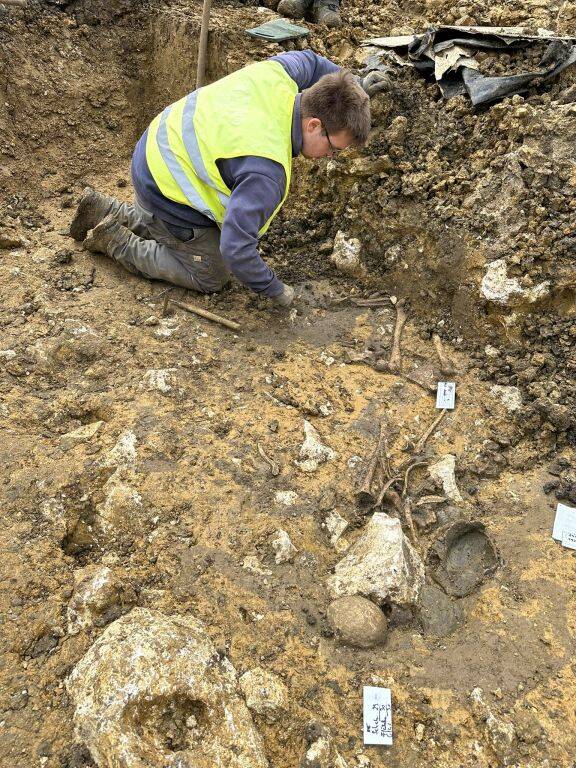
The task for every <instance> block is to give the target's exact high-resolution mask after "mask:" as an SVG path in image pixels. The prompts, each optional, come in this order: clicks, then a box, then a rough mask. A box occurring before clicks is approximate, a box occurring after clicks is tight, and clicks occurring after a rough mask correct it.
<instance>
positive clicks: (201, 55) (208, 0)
mask: <svg viewBox="0 0 576 768" xmlns="http://www.w3.org/2000/svg"><path fill="white" fill-rule="evenodd" d="M211 7H212V0H204V5H203V7H202V24H201V26H200V42H199V43H198V69H197V70H196V88H201V87H202V86H203V85H204V79H205V75H206V51H207V49H208V28H209V26H210V9H211Z"/></svg>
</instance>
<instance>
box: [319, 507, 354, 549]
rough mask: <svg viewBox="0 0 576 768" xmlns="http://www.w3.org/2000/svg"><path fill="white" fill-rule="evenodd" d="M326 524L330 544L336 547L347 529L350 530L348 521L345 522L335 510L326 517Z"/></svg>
mask: <svg viewBox="0 0 576 768" xmlns="http://www.w3.org/2000/svg"><path fill="white" fill-rule="evenodd" d="M324 524H325V526H326V530H327V531H328V535H329V537H330V544H332V546H333V547H334V546H335V545H336V543H337V541H338V539H339V538H340V537H341V536H342V534H343V533H344V531H345V530H346V528H348V521H347V520H345V519H344V518H343V517H342V516H341V515H340V514H339V513H338V512H337V511H336V510H335V509H331V510H330V512H328V514H327V515H326V520H325V521H324Z"/></svg>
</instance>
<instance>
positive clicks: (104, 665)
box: [67, 608, 268, 768]
mask: <svg viewBox="0 0 576 768" xmlns="http://www.w3.org/2000/svg"><path fill="white" fill-rule="evenodd" d="M67 689H68V693H69V695H70V697H71V699H72V702H73V704H74V707H75V712H74V723H75V726H76V735H77V738H78V740H79V741H81V742H83V743H84V744H85V745H86V746H87V748H88V749H89V751H90V753H91V755H92V757H93V759H94V760H95V762H96V764H97V765H98V766H100V768H119V767H120V766H122V768H150V766H163V768H177V766H184V765H190V766H198V768H208V766H227V768H266V766H267V765H268V763H267V760H266V758H265V756H264V752H263V748H262V744H261V741H260V737H259V735H258V733H257V731H256V730H255V728H254V725H253V723H252V718H251V716H250V713H249V712H248V709H247V708H246V705H245V704H244V702H243V701H242V699H241V698H240V697H239V696H238V695H237V693H236V672H235V670H234V667H233V666H232V665H231V664H230V662H229V661H228V660H227V659H222V658H220V657H219V656H218V654H217V653H216V649H215V648H214V646H213V644H212V641H211V640H210V637H209V636H208V633H207V632H206V628H205V627H204V625H203V624H202V623H201V622H200V621H198V620H197V619H195V618H193V617H191V616H171V617H168V616H164V615H163V614H161V613H159V612H157V611H149V610H146V609H144V608H134V609H133V610H132V611H131V612H130V614H128V615H126V616H123V617H122V618H120V619H118V620H117V621H115V622H114V623H113V624H111V625H110V626H109V627H108V628H107V629H106V630H105V631H104V632H103V633H102V635H101V636H100V638H99V639H98V640H97V641H96V643H94V645H93V646H92V647H91V648H90V649H89V650H88V652H87V653H86V655H85V656H84V657H83V658H82V659H81V660H80V662H79V663H78V664H77V665H76V667H75V668H74V670H73V671H72V674H71V675H70V677H69V678H68V681H67Z"/></svg>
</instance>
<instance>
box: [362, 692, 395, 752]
mask: <svg viewBox="0 0 576 768" xmlns="http://www.w3.org/2000/svg"><path fill="white" fill-rule="evenodd" d="M364 744H392V696H391V694H390V688H375V687H374V686H371V685H365V686H364Z"/></svg>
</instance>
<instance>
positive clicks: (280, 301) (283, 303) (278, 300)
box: [272, 284, 294, 307]
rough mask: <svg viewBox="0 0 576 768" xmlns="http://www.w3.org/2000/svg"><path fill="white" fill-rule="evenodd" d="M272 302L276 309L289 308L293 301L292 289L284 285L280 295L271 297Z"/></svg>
mask: <svg viewBox="0 0 576 768" xmlns="http://www.w3.org/2000/svg"><path fill="white" fill-rule="evenodd" d="M272 301H273V302H274V304H276V305H277V306H278V307H289V306H290V304H292V302H293V301H294V288H292V286H290V285H286V284H284V288H283V290H282V293H281V294H280V295H279V296H273V297H272Z"/></svg>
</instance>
